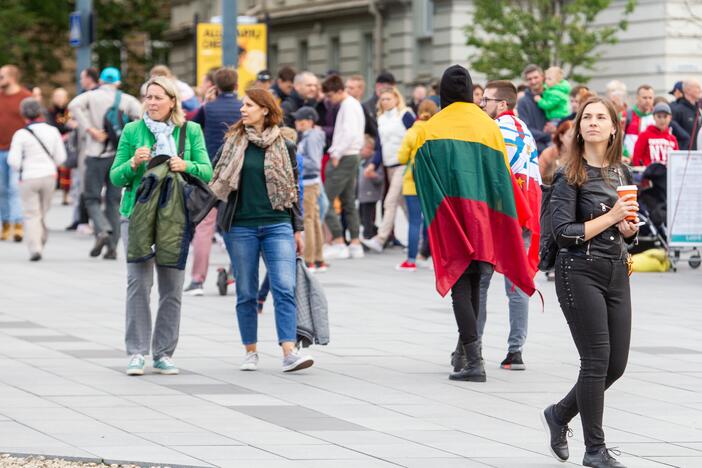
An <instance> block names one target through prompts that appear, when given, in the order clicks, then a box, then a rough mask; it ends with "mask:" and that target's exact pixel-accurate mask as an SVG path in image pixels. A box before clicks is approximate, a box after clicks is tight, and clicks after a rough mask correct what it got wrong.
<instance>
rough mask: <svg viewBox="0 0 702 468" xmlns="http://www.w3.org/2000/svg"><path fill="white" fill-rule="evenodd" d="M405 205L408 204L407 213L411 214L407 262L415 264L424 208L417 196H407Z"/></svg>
mask: <svg viewBox="0 0 702 468" xmlns="http://www.w3.org/2000/svg"><path fill="white" fill-rule="evenodd" d="M405 203H406V204H407V212H408V214H409V233H408V236H407V260H408V261H410V262H412V263H414V262H416V261H417V251H418V250H419V234H420V233H421V231H422V208H421V206H419V197H418V196H417V195H405Z"/></svg>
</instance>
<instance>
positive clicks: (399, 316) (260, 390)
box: [0, 205, 702, 468]
mask: <svg viewBox="0 0 702 468" xmlns="http://www.w3.org/2000/svg"><path fill="white" fill-rule="evenodd" d="M68 218H69V210H68V209H67V208H64V207H61V206H57V205H55V206H54V207H53V210H52V212H51V213H50V219H49V227H50V230H51V234H50V239H49V243H48V244H47V248H46V251H45V255H44V260H42V261H41V262H38V263H30V262H28V261H27V257H28V254H27V252H26V250H25V249H26V247H25V246H24V245H23V244H15V243H0V297H2V306H0V452H13V453H37V454H50V455H63V456H75V457H83V458H91V459H94V458H104V459H107V460H125V461H141V462H148V463H154V464H156V463H158V464H171V465H187V466H203V467H204V466H224V467H246V468H277V467H286V468H287V467H303V466H304V467H306V468H309V467H312V468H313V467H325V468H327V467H330V466H333V467H334V468H345V467H353V468H358V467H362V468H366V467H368V468H373V467H398V466H401V467H422V468H424V467H428V466H429V467H436V468H444V467H446V468H452V467H469V468H470V467H509V468H513V467H515V468H522V467H551V466H553V467H555V466H562V465H561V464H560V463H558V462H556V461H555V460H553V458H551V457H550V456H549V455H548V451H547V449H546V447H545V445H544V434H543V432H542V428H541V426H540V422H539V420H538V413H539V411H540V410H541V409H542V408H543V407H544V406H546V405H548V404H550V403H552V402H554V401H556V400H557V399H559V398H560V397H562V395H563V394H564V393H565V392H567V391H568V390H569V389H570V387H571V386H572V385H573V383H574V382H575V379H576V377H577V373H578V356H577V353H576V350H575V347H574V345H573V342H572V339H571V337H570V334H569V332H568V328H567V324H566V323H565V320H564V318H563V315H562V314H561V312H560V309H559V307H558V303H557V301H556V299H555V292H554V285H553V283H549V282H547V281H546V280H545V279H544V277H543V276H538V277H537V285H538V287H539V289H540V290H541V291H542V292H543V294H544V297H545V304H544V307H543V311H542V310H541V304H540V303H539V301H538V300H536V299H534V300H532V301H531V314H530V323H529V338H528V341H527V344H526V347H525V350H524V358H525V361H526V364H527V370H526V371H525V372H509V371H503V370H501V369H499V367H498V366H499V362H500V361H501V360H502V358H503V357H504V354H505V352H506V339H507V333H508V326H509V325H508V323H509V322H508V314H507V310H506V304H507V301H506V298H505V297H504V287H503V285H502V279H501V278H499V275H495V278H494V282H495V284H494V285H493V287H492V288H491V289H490V292H489V297H488V324H487V328H486V333H485V337H484V355H485V359H486V366H487V373H488V381H487V382H486V383H485V384H470V383H462V382H450V381H449V380H448V379H447V376H448V372H449V365H448V357H449V353H450V352H451V350H452V348H453V345H454V343H455V336H456V325H455V321H454V319H453V315H452V312H451V307H450V298H449V297H447V298H441V297H439V296H438V295H437V294H436V292H435V290H434V281H433V274H432V273H431V272H430V271H427V270H419V271H417V272H416V273H405V272H397V271H395V269H394V265H395V264H397V263H400V262H401V261H402V252H401V251H400V250H399V249H392V250H390V251H388V252H386V253H384V254H382V255H373V254H368V255H367V257H366V258H365V259H363V260H350V261H336V262H333V264H332V266H331V268H330V270H329V271H328V272H327V273H325V274H323V275H322V274H320V275H319V276H318V277H319V278H320V281H321V282H322V284H323V285H324V287H325V291H326V293H327V296H328V299H329V304H330V320H331V325H332V328H331V338H332V342H331V344H330V345H329V346H327V347H313V348H311V349H310V353H312V354H313V356H314V357H315V366H314V367H312V368H311V369H309V370H307V371H304V372H301V373H299V374H292V375H290V374H284V373H282V372H281V370H280V351H279V348H278V346H277V343H276V337H275V326H274V325H275V322H274V311H273V308H272V305H271V304H270V303H267V304H266V306H265V308H264V314H263V315H262V316H261V317H260V321H259V336H260V343H259V349H260V354H261V363H260V370H259V371H258V372H253V373H243V372H240V371H238V365H239V363H240V360H241V358H242V356H243V349H242V346H241V344H240V341H239V337H238V330H237V328H236V314H235V297H234V293H233V290H231V289H230V291H229V293H228V295H227V296H226V297H221V296H219V295H218V294H217V291H216V287H215V285H214V275H215V271H216V268H218V267H222V266H226V265H227V263H228V260H227V256H226V254H225V252H224V251H223V250H222V249H221V248H220V247H218V246H215V247H214V248H213V254H212V262H211V266H210V272H209V273H210V278H208V280H207V282H206V284H205V296H204V297H184V298H183V311H182V315H183V317H182V323H181V336H180V342H179V346H178V350H177V352H176V354H175V356H174V359H175V360H176V363H177V364H178V365H179V366H181V370H182V372H181V375H178V376H162V375H158V374H154V373H153V372H152V371H151V369H150V364H151V362H150V360H148V361H147V364H148V365H147V375H145V376H144V377H142V378H134V377H128V376H126V375H125V374H124V366H125V365H126V361H127V356H126V355H125V352H124V349H123V346H124V344H123V343H124V336H123V328H124V296H125V265H124V254H123V252H122V250H121V248H120V251H119V255H120V260H118V261H117V262H114V261H112V262H109V261H103V260H102V259H92V258H89V257H88V250H89V249H90V247H91V245H92V240H91V239H90V238H89V237H85V236H80V235H78V234H76V233H68V232H64V231H62V227H63V226H64V225H66V224H68ZM701 280H702V270H691V269H690V268H689V267H688V266H687V265H685V264H681V265H680V269H679V271H678V272H677V273H668V274H635V275H634V276H633V278H632V294H633V296H632V299H633V306H634V307H633V310H634V316H633V330H632V347H631V353H630V362H629V366H628V369H627V372H626V373H625V374H624V376H623V378H622V379H621V380H620V381H618V382H617V383H616V384H615V385H614V386H613V387H612V389H611V390H610V391H608V392H607V395H606V405H607V406H606V411H605V420H604V421H605V432H606V435H607V440H608V443H609V444H610V445H613V446H618V447H619V449H620V450H621V451H622V457H621V459H622V461H623V462H624V463H625V464H627V466H632V467H644V468H647V467H664V466H665V467H670V466H675V467H686V468H687V467H699V466H702V392H700V391H699V388H700V383H701V382H702V361H700V359H699V355H700V353H702V345H701V344H700V336H702V322H701V321H700V320H699V312H700V311H701V310H702V296H700V294H699V284H700V282H701ZM156 302H157V297H156V294H155V291H154V296H153V297H152V305H153V307H154V308H155V306H156ZM154 310H155V309H154ZM572 428H573V430H574V432H575V436H574V437H573V438H572V439H569V440H570V446H571V454H572V456H571V460H570V463H568V464H566V466H576V465H578V464H579V462H580V460H581V459H582V455H583V443H582V429H581V427H580V421H579V419H577V418H576V419H575V420H574V421H573V422H572Z"/></svg>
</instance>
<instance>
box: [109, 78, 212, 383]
mask: <svg viewBox="0 0 702 468" xmlns="http://www.w3.org/2000/svg"><path fill="white" fill-rule="evenodd" d="M144 108H145V112H144V118H143V119H142V120H139V121H136V122H130V123H128V124H127V125H126V126H125V127H124V131H123V132H122V136H121V138H120V140H119V145H118V147H117V154H116V156H115V162H114V163H113V165H112V169H111V170H110V180H111V181H112V183H113V184H115V185H116V186H118V187H125V188H126V190H125V192H124V196H123V197H122V205H121V207H120V213H121V215H122V223H121V230H122V240H123V242H124V250H125V251H127V250H128V247H127V246H128V245H129V236H128V233H129V217H130V216H131V214H132V210H133V208H134V202H135V198H136V191H137V188H138V187H139V184H140V183H141V179H142V177H143V176H144V173H145V172H146V166H147V164H146V163H147V161H148V160H149V159H150V158H151V157H152V156H156V155H168V156H170V157H171V158H170V160H169V161H168V164H169V166H170V170H171V171H173V172H185V173H188V174H191V175H193V176H195V177H198V178H200V179H202V180H203V181H205V182H208V181H209V180H210V178H211V177H212V165H211V164H210V159H209V157H208V156H207V150H206V148H205V138H204V136H203V134H202V129H201V128H200V126H199V125H198V124H196V123H193V122H190V123H188V125H187V127H186V130H185V131H186V139H185V147H184V152H183V155H182V158H181V157H179V156H178V154H177V151H178V150H177V145H176V142H177V141H178V137H179V135H180V132H181V131H182V130H183V125H184V124H185V116H184V113H183V109H182V107H181V104H180V96H179V95H178V91H177V89H176V87H175V85H174V83H173V82H172V81H171V80H169V79H168V78H164V77H156V78H153V79H151V80H149V82H148V83H147V84H146V97H145V98H144ZM154 266H155V265H154V259H149V260H147V261H145V262H142V263H127V326H126V332H125V343H126V347H127V354H128V355H129V356H130V359H129V364H128V365H127V374H128V375H143V374H144V364H145V359H144V356H145V355H148V354H149V348H150V347H151V348H152V350H151V351H152V352H151V354H152V356H153V361H154V370H155V371H156V372H158V373H161V374H177V373H178V368H177V367H176V366H175V365H174V364H173V362H172V360H171V357H172V356H173V352H174V351H175V348H176V345H177V344H178V330H179V327H180V305H181V298H182V295H183V278H184V274H185V272H184V270H179V269H176V268H166V267H160V266H157V265H156V266H155V267H156V275H157V277H158V290H159V296H160V297H159V308H158V315H157V317H156V325H155V329H154V330H153V338H152V325H151V309H150V307H149V303H150V296H151V287H152V285H153V282H154V281H153V280H154ZM150 345H151V346H150Z"/></svg>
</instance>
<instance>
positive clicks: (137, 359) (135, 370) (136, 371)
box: [127, 354, 146, 375]
mask: <svg viewBox="0 0 702 468" xmlns="http://www.w3.org/2000/svg"><path fill="white" fill-rule="evenodd" d="M145 363H146V361H145V360H144V356H142V355H141V354H135V355H133V356H132V357H131V358H130V359H129V364H127V375H144V364H145Z"/></svg>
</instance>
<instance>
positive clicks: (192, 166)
mask: <svg viewBox="0 0 702 468" xmlns="http://www.w3.org/2000/svg"><path fill="white" fill-rule="evenodd" d="M186 128H187V134H186V138H185V149H184V154H183V160H185V172H187V173H188V174H191V175H193V176H195V177H197V178H199V179H202V180H203V181H205V182H209V181H210V179H211V178H212V163H210V158H209V157H208V155H207V149H206V147H205V137H204V136H203V134H202V128H200V125H199V124H197V123H195V122H188V126H187V127H186ZM179 135H180V127H176V129H175V130H174V131H173V139H174V140H175V141H176V144H177V142H178V136H179ZM154 143H156V138H155V137H154V136H153V134H152V133H151V131H150V130H149V128H148V127H147V126H146V124H145V123H144V121H143V120H138V121H135V122H130V123H128V124H127V125H125V127H124V131H123V132H122V136H121V138H120V139H119V145H118V146H117V153H116V154H115V161H114V162H113V163H112V168H111V169H110V181H111V182H112V183H113V184H114V185H116V186H117V187H126V190H125V191H124V195H123V196H122V204H121V206H120V209H119V212H120V213H121V215H122V216H124V217H125V218H129V217H130V216H131V214H132V209H133V208H134V200H135V196H136V190H137V188H138V187H139V184H140V183H141V178H142V177H143V176H144V173H145V172H146V163H143V164H141V165H140V166H139V167H137V170H136V172H135V171H134V170H133V169H132V166H131V164H130V161H131V159H132V157H133V156H134V152H135V151H136V150H137V148H141V147H142V146H148V147H149V148H151V147H153V145H154Z"/></svg>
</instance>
